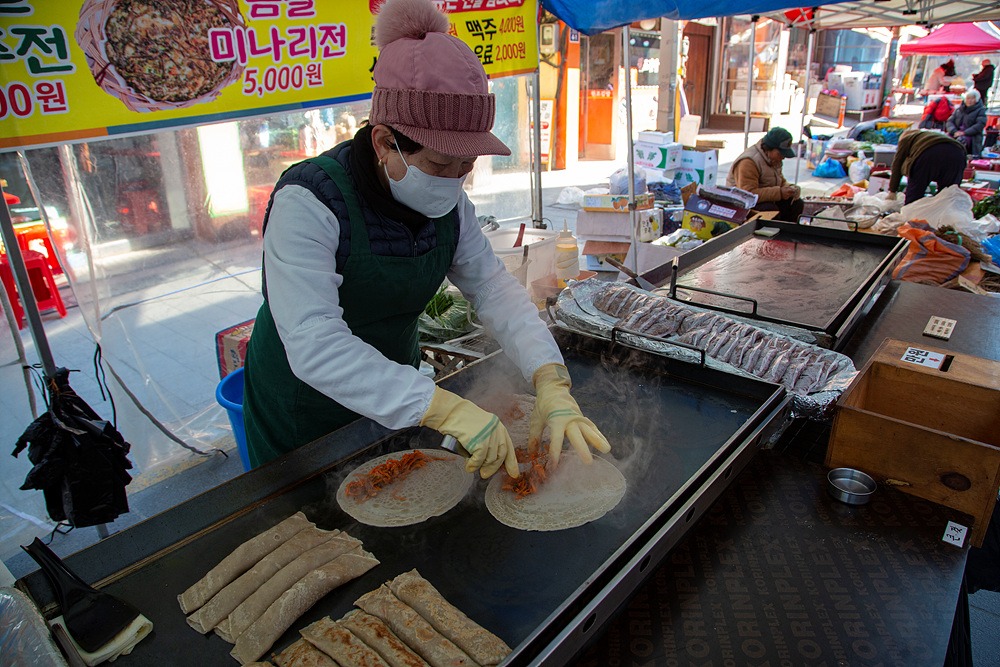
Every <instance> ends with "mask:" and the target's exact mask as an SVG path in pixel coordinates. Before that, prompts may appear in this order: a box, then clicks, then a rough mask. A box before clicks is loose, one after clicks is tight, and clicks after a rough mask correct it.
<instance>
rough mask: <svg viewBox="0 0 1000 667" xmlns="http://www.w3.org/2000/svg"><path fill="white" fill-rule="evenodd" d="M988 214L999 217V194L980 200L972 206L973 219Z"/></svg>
mask: <svg viewBox="0 0 1000 667" xmlns="http://www.w3.org/2000/svg"><path fill="white" fill-rule="evenodd" d="M990 213H992V214H993V215H995V216H997V217H1000V192H998V193H997V194H995V195H990V196H989V197H987V198H986V199H981V200H980V201H977V202H975V203H974V204H973V205H972V215H973V217H975V218H981V217H983V216H984V215H987V214H990Z"/></svg>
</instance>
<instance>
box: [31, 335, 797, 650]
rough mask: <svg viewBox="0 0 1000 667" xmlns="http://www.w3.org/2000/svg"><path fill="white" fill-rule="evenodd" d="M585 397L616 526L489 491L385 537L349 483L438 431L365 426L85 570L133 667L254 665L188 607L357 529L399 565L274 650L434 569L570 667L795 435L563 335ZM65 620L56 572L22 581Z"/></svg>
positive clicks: (733, 402) (152, 525) (112, 545)
mask: <svg viewBox="0 0 1000 667" xmlns="http://www.w3.org/2000/svg"><path fill="white" fill-rule="evenodd" d="M553 333H554V335H555V336H556V338H557V340H558V342H559V345H560V348H561V349H562V350H563V353H564V355H565V358H566V363H567V365H568V366H569V368H570V372H571V374H572V376H573V382H574V389H573V394H574V397H575V398H576V399H577V401H578V402H579V403H580V405H581V408H582V409H583V411H584V413H585V414H587V415H588V416H589V417H591V418H592V419H593V420H594V422H595V423H597V425H598V426H599V427H600V428H601V429H602V431H603V432H604V433H605V435H607V437H608V439H609V440H610V441H611V443H612V444H613V447H614V451H613V457H614V459H615V462H616V464H617V465H618V466H619V468H620V469H621V470H622V472H623V473H624V475H625V477H626V479H627V482H628V491H627V492H626V495H625V497H624V498H623V500H622V501H621V503H620V504H619V505H618V507H616V508H615V509H614V510H613V511H612V512H610V513H609V514H607V515H606V516H604V517H603V518H601V519H599V520H598V521H594V522H592V523H589V524H586V525H584V526H581V527H578V528H575V529H570V530H563V531H557V532H525V531H518V530H515V529H512V528H508V527H507V526H504V525H503V524H501V523H499V522H498V521H496V520H495V519H494V518H493V517H492V516H491V515H490V514H489V512H488V510H487V509H486V507H485V504H484V503H483V500H482V498H483V490H484V488H485V482H482V481H479V482H478V483H477V486H476V487H474V491H473V492H472V493H470V495H469V496H468V497H466V499H465V500H464V501H463V502H462V503H460V504H459V505H458V506H457V507H456V508H454V509H452V510H451V511H449V512H448V513H446V514H445V515H443V516H440V517H435V518H432V519H430V520H428V521H426V522H423V523H421V524H418V525H416V526H408V527H401V528H372V527H369V526H364V525H361V524H358V523H356V522H355V521H354V520H352V519H351V518H350V517H349V516H347V515H346V514H345V513H344V512H343V511H341V510H340V508H339V507H338V505H337V503H336V500H335V492H336V489H337V488H338V485H339V484H340V482H341V480H342V479H343V478H344V476H345V475H347V474H348V473H349V472H350V471H351V470H353V469H354V468H355V467H356V466H357V465H359V464H361V463H362V462H364V461H366V460H368V459H371V458H374V457H376V456H379V455H381V454H384V453H388V452H392V451H398V450H401V449H406V448H417V447H433V446H435V445H437V444H438V443H439V442H440V440H441V436H440V434H438V433H436V432H434V431H430V430H427V429H420V428H415V429H408V430H404V431H401V432H395V433H392V432H388V431H386V430H385V429H381V428H380V427H377V426H375V425H373V424H372V423H371V422H369V421H367V420H359V421H357V422H355V423H353V424H350V425H348V426H347V427H345V428H343V429H340V430H339V431H336V432H334V433H332V434H330V435H329V436H326V437H325V438H322V439H320V440H318V441H316V442H314V443H311V444H309V445H307V446H305V447H302V448H300V449H298V450H296V451H294V452H292V453H290V454H289V455H286V456H284V457H282V458H280V459H278V460H276V461H273V462H271V463H270V464H268V465H265V466H263V467H261V468H259V469H257V470H253V471H251V472H249V473H247V474H246V475H243V476H241V477H239V478H237V479H235V480H232V482H229V483H227V484H224V485H222V486H220V487H218V488H216V489H213V490H211V491H208V492H206V493H205V494H203V495H201V496H198V497H197V498H194V499H192V500H190V501H188V502H186V503H184V504H182V505H179V506H177V507H175V508H173V509H171V510H169V511H167V512H165V513H163V514H160V515H158V516H156V517H153V518H152V519H149V520H147V521H146V522H143V523H141V524H139V525H137V526H135V527H133V528H130V529H128V530H126V531H123V532H121V533H117V534H115V535H112V536H111V537H110V538H108V539H106V540H104V541H102V542H100V543H98V544H97V545H94V546H93V547H90V548H88V549H86V550H84V551H82V552H79V553H78V554H75V555H74V556H71V557H70V558H68V559H67V562H68V563H69V564H70V565H71V567H74V568H76V569H77V571H79V572H80V573H81V575H82V576H83V577H84V578H86V579H87V580H88V581H98V580H100V581H99V585H100V586H102V587H103V588H104V590H106V591H107V592H109V593H111V594H113V595H116V596H119V597H121V598H123V599H125V600H128V601H129V602H131V603H133V604H134V605H136V606H137V607H138V608H139V609H140V610H141V611H142V612H143V613H144V614H145V615H146V616H147V617H148V618H149V619H150V620H152V621H153V623H154V632H153V634H152V636H151V637H149V638H147V639H145V640H144V641H143V642H141V643H140V644H139V645H138V646H137V647H136V648H135V650H134V651H133V652H132V654H131V655H128V656H122V657H121V658H119V662H120V664H122V665H162V664H199V665H231V664H236V663H235V661H234V660H233V658H232V657H230V656H229V651H230V649H231V646H230V645H229V644H227V643H226V642H224V641H222V640H221V639H219V638H218V637H216V636H214V635H208V636H205V637H203V636H201V635H199V634H198V633H197V632H195V631H194V630H192V629H191V628H190V627H189V626H188V625H187V623H186V622H185V618H184V615H183V614H182V613H181V611H180V607H179V605H178V604H177V600H176V598H177V595H178V594H180V593H181V592H182V591H184V590H185V589H186V588H187V587H188V586H190V585H191V584H192V583H193V582H194V581H196V580H198V579H199V578H200V577H201V576H202V575H204V573H205V572H206V571H207V570H208V569H210V568H211V567H212V566H213V565H215V564H216V563H217V562H218V561H219V560H221V559H222V558H223V557H225V556H226V555H227V554H229V553H230V552H231V551H232V550H233V549H234V548H235V547H236V546H238V545H239V544H241V543H242V542H244V541H245V540H247V539H249V538H250V537H252V536H254V535H255V534H257V533H259V532H261V531H263V530H265V529H267V528H268V527H270V526H272V525H274V524H276V523H277V522H279V521H281V520H282V519H284V518H285V517H287V516H288V515H290V514H292V513H294V512H295V511H298V510H302V511H304V512H305V514H306V515H307V516H308V517H309V518H310V519H311V520H313V521H314V522H315V523H316V524H317V525H318V526H319V527H321V528H326V529H332V528H339V529H342V530H346V531H347V532H349V533H350V534H351V535H354V536H355V537H358V538H359V539H361V540H362V541H363V543H364V547H365V549H367V550H368V551H370V552H372V553H373V554H374V555H375V556H376V557H377V558H378V559H379V560H380V561H381V564H380V565H379V566H378V567H376V568H374V569H373V570H371V571H370V572H368V573H367V574H366V575H364V576H363V577H361V578H359V579H357V580H355V581H353V582H351V583H349V584H347V585H345V586H343V587H342V588H340V589H337V590H336V591H334V592H333V593H331V594H330V595H328V596H327V597H325V598H323V599H322V600H321V601H320V602H319V603H317V604H316V605H315V606H314V607H313V608H312V609H311V610H309V611H308V612H307V613H306V614H305V615H304V616H302V617H301V618H300V619H299V620H298V621H297V622H296V623H295V624H294V625H293V626H292V628H291V629H290V630H289V631H288V632H286V633H285V635H284V636H283V637H281V639H279V640H278V642H277V643H276V644H275V646H274V647H273V648H272V651H274V652H278V651H280V650H282V649H283V648H284V647H286V646H288V645H289V644H290V643H292V642H293V641H295V639H297V637H298V630H299V629H301V628H303V627H305V626H306V625H308V624H309V623H312V622H313V621H316V620H318V619H320V618H322V617H325V616H332V617H333V618H339V617H340V616H341V615H343V614H344V613H346V612H347V611H348V610H350V609H351V608H352V605H353V602H354V600H355V599H357V598H358V597H359V596H360V595H362V594H364V593H366V592H368V591H370V590H372V589H374V588H376V587H378V586H379V585H380V584H381V583H382V582H384V581H386V580H388V579H390V578H392V577H394V576H395V575H397V574H399V573H401V572H405V571H407V570H410V569H411V568H414V567H416V568H417V569H418V570H419V571H420V573H421V574H422V575H423V576H425V577H426V578H427V579H428V580H430V581H431V582H432V583H433V584H434V585H435V586H436V587H437V588H438V589H439V590H440V591H441V593H442V594H443V595H444V596H445V597H446V598H447V599H448V600H449V601H451V602H452V603H453V604H455V605H456V606H457V607H459V608H460V609H462V610H463V611H464V612H465V613H467V614H468V615H469V616H470V617H471V618H473V619H474V620H476V621H477V622H479V623H480V624H482V625H483V626H484V627H486V628H488V629H490V630H491V631H493V632H495V633H496V634H498V635H499V636H500V637H501V638H503V639H504V640H505V641H506V642H507V643H508V644H510V645H511V646H512V647H514V652H513V653H512V654H511V656H510V657H509V658H508V660H507V661H506V662H505V664H508V665H523V664H552V665H555V664H565V663H566V662H567V661H568V660H569V659H571V658H572V656H573V655H575V654H576V653H577V652H578V651H579V650H580V649H581V647H583V646H584V645H585V644H586V643H587V641H588V640H589V639H591V638H593V637H595V636H596V635H597V633H598V632H599V631H600V628H602V627H603V626H604V625H605V624H606V623H607V621H609V620H610V618H611V617H612V616H613V614H614V612H615V610H616V609H617V608H618V607H619V606H620V605H621V604H622V603H623V602H624V601H625V600H626V599H627V598H628V596H629V595H630V594H631V593H632V592H633V591H634V590H635V589H636V588H637V587H638V586H639V584H640V583H641V582H642V581H643V580H644V579H645V578H646V577H647V576H648V575H649V574H650V573H651V572H652V571H653V569H654V568H653V566H654V565H656V564H657V563H659V562H660V561H661V560H662V559H663V558H664V556H665V555H666V554H667V552H668V551H669V549H670V548H671V547H672V546H673V545H674V544H675V543H676V542H677V541H678V540H679V539H680V537H681V536H682V535H683V534H684V532H685V531H686V530H687V528H688V527H689V526H691V525H693V523H694V521H695V520H696V519H697V518H698V517H699V516H700V515H701V514H702V513H704V512H705V510H706V509H707V508H708V507H709V506H710V505H711V503H712V502H713V501H714V500H715V498H716V497H718V496H719V495H720V494H721V493H722V491H723V490H724V489H725V487H726V486H727V485H728V483H729V482H730V481H731V480H732V479H733V478H734V477H735V475H736V474H738V473H739V471H740V470H741V469H742V468H743V467H744V466H745V465H746V463H747V462H748V461H749V460H750V458H752V456H753V454H754V453H755V452H756V451H757V450H758V449H759V446H760V444H761V442H763V441H766V440H768V439H769V438H770V437H772V436H773V433H774V431H775V429H777V428H778V427H779V425H781V424H783V423H784V417H785V414H786V412H787V408H788V398H787V396H786V395H785V392H784V389H783V388H782V387H780V386H778V385H774V384H770V383H767V382H763V381H760V380H754V379H748V378H742V377H734V376H732V375H730V374H727V373H723V372H720V371H715V370H713V369H710V368H706V367H703V366H698V365H690V364H685V363H683V362H678V361H675V360H671V359H667V358H664V357H659V356H655V355H651V354H649V353H646V352H641V351H637V350H632V349H629V348H626V347H623V346H621V345H614V346H610V347H609V344H608V342H607V341H603V340H599V339H596V338H591V337H589V336H585V335H582V334H577V333H574V332H568V331H564V330H558V329H557V330H554V331H553ZM442 385H443V386H445V387H446V388H448V389H451V390H453V391H457V392H459V393H461V394H463V395H465V396H468V397H470V398H476V397H477V395H478V396H485V395H486V394H488V393H490V392H495V391H496V390H497V389H498V388H499V389H501V390H506V389H510V390H512V391H520V392H526V391H527V390H528V389H529V387H528V385H527V384H526V383H525V382H524V380H523V379H522V378H521V377H520V374H519V373H518V372H517V371H516V370H515V369H514V367H513V365H512V364H510V362H509V361H508V360H507V359H506V357H504V356H502V355H501V354H494V355H491V356H489V357H487V358H485V359H483V360H480V361H478V362H475V363H473V364H471V365H469V366H468V367H466V368H465V369H464V370H462V371H460V372H459V373H457V374H455V375H454V376H452V377H451V378H449V379H448V380H447V381H446V382H443V383H442ZM19 585H20V586H21V587H22V588H24V589H25V590H27V591H28V592H29V593H30V594H31V595H32V597H33V598H34V599H35V600H36V602H37V603H38V604H39V606H40V607H42V608H43V609H44V611H47V612H48V613H50V614H51V613H53V612H54V611H55V610H54V609H53V608H52V607H53V606H54V605H51V604H50V603H51V602H52V593H51V590H49V588H48V585H47V582H46V581H45V580H44V578H43V577H42V576H41V573H39V572H35V573H32V574H31V575H28V576H27V577H25V578H24V579H22V580H20V581H19Z"/></svg>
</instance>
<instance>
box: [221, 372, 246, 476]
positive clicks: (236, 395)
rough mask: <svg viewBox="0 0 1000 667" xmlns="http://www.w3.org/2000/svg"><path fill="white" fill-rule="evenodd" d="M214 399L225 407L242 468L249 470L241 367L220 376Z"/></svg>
mask: <svg viewBox="0 0 1000 667" xmlns="http://www.w3.org/2000/svg"><path fill="white" fill-rule="evenodd" d="M215 400H216V401H218V402H219V405H221V406H222V407H224V408H225V409H226V414H227V415H229V424H230V425H231V426H232V427H233V437H235V438H236V450H237V451H238V452H239V453H240V461H242V462H243V470H244V471H246V470H250V455H249V454H248V453H247V432H246V429H244V427H243V369H242V368H237V369H236V370H235V371H233V372H232V373H230V374H229V375H227V376H226V377H224V378H222V382H220V383H219V386H218V387H216V388H215Z"/></svg>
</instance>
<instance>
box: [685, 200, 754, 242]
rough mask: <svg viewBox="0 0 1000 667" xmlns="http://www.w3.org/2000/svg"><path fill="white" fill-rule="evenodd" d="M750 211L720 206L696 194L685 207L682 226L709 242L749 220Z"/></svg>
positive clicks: (738, 207)
mask: <svg viewBox="0 0 1000 667" xmlns="http://www.w3.org/2000/svg"><path fill="white" fill-rule="evenodd" d="M749 213H750V209H747V208H742V207H740V206H734V205H732V204H728V203H727V204H720V203H718V202H715V201H712V200H711V199H710V198H708V197H705V196H703V195H701V194H694V195H691V197H690V198H689V199H688V201H687V204H685V205H684V220H683V222H682V223H681V226H682V227H683V228H684V229H687V230H690V231H691V232H693V233H694V234H695V236H697V237H698V238H700V239H705V240H708V239H710V238H712V237H713V236H718V235H719V234H724V233H726V232H728V231H729V230H730V229H733V228H734V227H738V226H740V225H741V224H743V222H744V221H745V220H746V219H747V215H748V214H749Z"/></svg>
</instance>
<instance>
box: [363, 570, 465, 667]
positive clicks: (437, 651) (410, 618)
mask: <svg viewBox="0 0 1000 667" xmlns="http://www.w3.org/2000/svg"><path fill="white" fill-rule="evenodd" d="M354 604H356V605H357V606H359V607H361V608H362V609H364V610H365V611H366V612H368V613H369V614H371V615H372V616H378V617H379V618H381V619H382V620H383V621H385V624H386V625H388V626H389V627H390V628H391V629H392V631H393V632H395V633H396V635H397V636H398V637H399V638H400V639H402V640H403V641H404V642H406V645H407V646H409V647H410V648H411V649H413V651H414V652H416V653H417V654H419V655H420V657H421V658H423V659H424V660H426V661H427V662H428V663H430V664H431V665H432V667H463V666H464V665H475V664H476V663H475V662H474V661H473V660H472V658H470V657H469V656H468V654H467V653H465V651H463V650H462V649H460V648H459V647H457V646H455V644H454V643H452V641H451V640H450V639H448V638H447V637H445V636H444V635H442V634H441V633H439V632H438V631H437V630H435V629H434V627H433V626H432V625H431V624H430V623H428V622H427V621H425V620H424V619H423V618H422V617H421V616H420V614H418V613H417V612H416V611H414V610H413V608H412V607H410V606H409V605H407V604H405V603H403V602H401V601H400V600H399V599H397V598H396V596H395V595H393V594H392V591H391V590H389V587H388V586H386V585H385V584H382V585H381V586H379V587H378V588H376V589H375V590H374V591H371V592H370V593H365V594H364V595H362V596H361V597H360V598H358V599H357V601H355V603H354Z"/></svg>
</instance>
